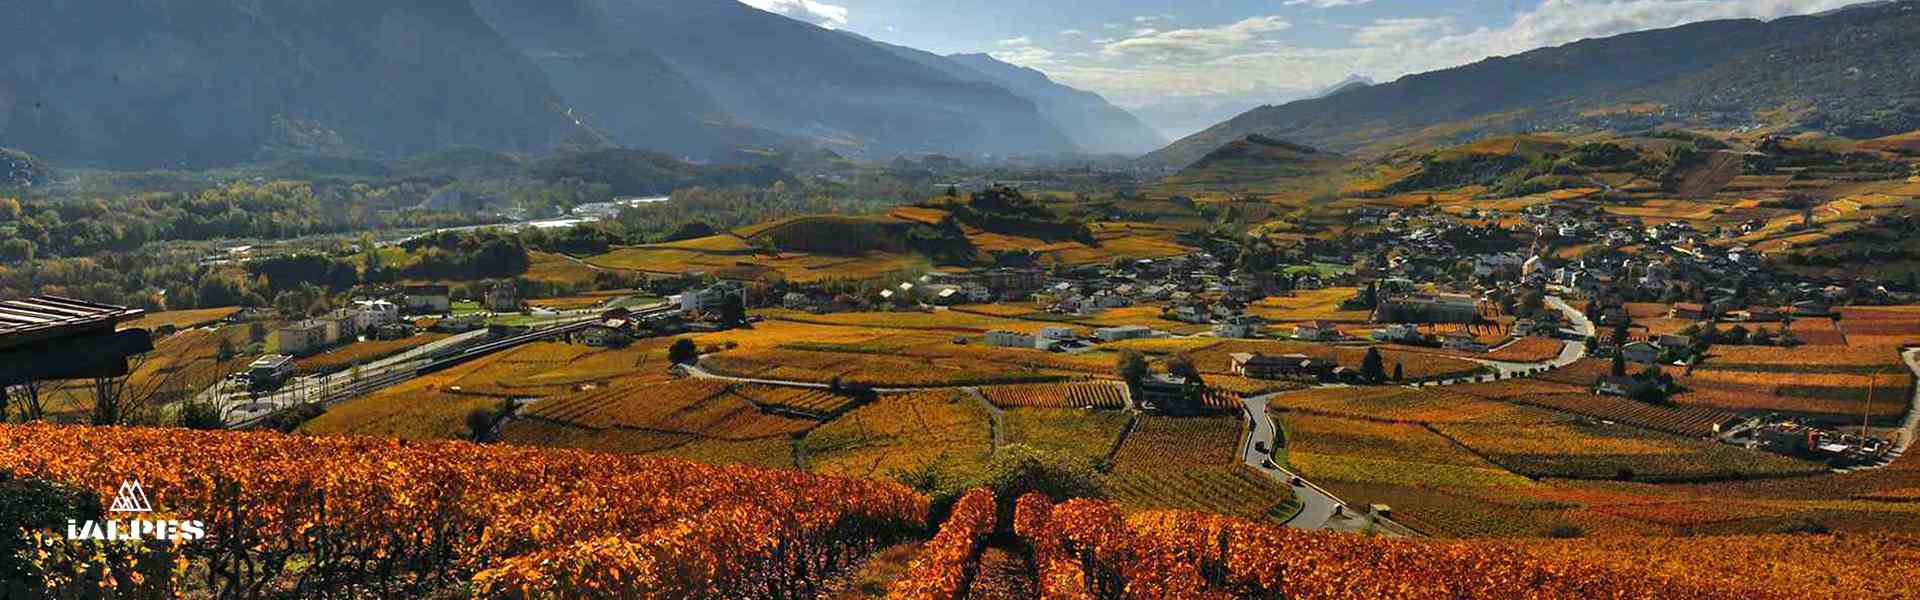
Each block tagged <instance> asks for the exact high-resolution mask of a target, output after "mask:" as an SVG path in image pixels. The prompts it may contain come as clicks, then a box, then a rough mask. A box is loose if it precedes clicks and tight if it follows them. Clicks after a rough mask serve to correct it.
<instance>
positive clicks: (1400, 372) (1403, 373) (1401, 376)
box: [1393, 361, 1407, 381]
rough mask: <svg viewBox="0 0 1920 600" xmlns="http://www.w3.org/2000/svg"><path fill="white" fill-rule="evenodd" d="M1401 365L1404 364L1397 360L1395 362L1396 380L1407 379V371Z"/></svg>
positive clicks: (1394, 373)
mask: <svg viewBox="0 0 1920 600" xmlns="http://www.w3.org/2000/svg"><path fill="white" fill-rule="evenodd" d="M1401 366H1402V365H1401V364H1400V363H1399V362H1398V361H1395V362H1394V363H1393V380H1394V381H1403V380H1405V379H1406V376H1407V372H1406V371H1405V370H1404V369H1402V368H1401Z"/></svg>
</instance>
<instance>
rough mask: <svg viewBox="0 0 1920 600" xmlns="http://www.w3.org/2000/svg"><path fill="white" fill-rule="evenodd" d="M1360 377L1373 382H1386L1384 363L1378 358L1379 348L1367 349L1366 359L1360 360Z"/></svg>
mask: <svg viewBox="0 0 1920 600" xmlns="http://www.w3.org/2000/svg"><path fill="white" fill-rule="evenodd" d="M1360 376H1361V377H1364V378H1366V380H1367V381H1373V382H1378V381H1384V380H1386V378H1387V370H1386V361H1385V359H1383V358H1381V357H1380V349H1379V348H1367V355H1366V357H1365V358H1362V359H1360Z"/></svg>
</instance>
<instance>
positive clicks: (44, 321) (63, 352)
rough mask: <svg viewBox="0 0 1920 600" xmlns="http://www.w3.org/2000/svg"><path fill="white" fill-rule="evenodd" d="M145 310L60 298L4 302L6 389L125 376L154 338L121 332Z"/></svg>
mask: <svg viewBox="0 0 1920 600" xmlns="http://www.w3.org/2000/svg"><path fill="white" fill-rule="evenodd" d="M143 312H144V311H142V310H140V309H137V308H127V307H124V306H114V305H111V304H99V303H95V302H87V301H85V300H75V299H72V298H61V297H57V296H39V297H34V298H28V299H24V300H6V301H0V385H9V384H14V383H21V382H24V381H32V380H45V379H75V378H82V377H93V376H111V375H118V374H124V373H125V371H126V359H127V357H128V356H132V355H135V354H139V353H142V352H147V351H150V350H152V349H153V339H152V337H151V336H150V335H149V334H148V333H147V332H146V331H145V330H140V329H134V330H129V331H117V330H116V329H117V328H118V327H119V325H120V324H121V323H125V322H127V321H131V320H133V319H136V318H139V316H140V315H141V314H142V313H143Z"/></svg>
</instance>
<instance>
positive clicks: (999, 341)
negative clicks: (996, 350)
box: [987, 331, 1034, 348]
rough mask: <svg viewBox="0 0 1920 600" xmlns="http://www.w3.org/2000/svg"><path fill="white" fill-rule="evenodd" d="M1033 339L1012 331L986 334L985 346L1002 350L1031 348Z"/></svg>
mask: <svg viewBox="0 0 1920 600" xmlns="http://www.w3.org/2000/svg"><path fill="white" fill-rule="evenodd" d="M1033 344H1034V337H1033V336H1031V335H1027V334H1024V333H1018V332H1013V331H989V332H987V345H988V346H999V347H1002V348H1032V347H1033Z"/></svg>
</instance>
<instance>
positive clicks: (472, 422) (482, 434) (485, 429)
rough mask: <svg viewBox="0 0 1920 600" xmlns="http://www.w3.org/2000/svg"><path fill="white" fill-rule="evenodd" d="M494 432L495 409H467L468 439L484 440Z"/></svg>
mask: <svg viewBox="0 0 1920 600" xmlns="http://www.w3.org/2000/svg"><path fill="white" fill-rule="evenodd" d="M492 432H493V411H490V410H487V409H484V408H476V409H473V410H470V411H467V439H469V440H472V441H475V442H484V441H487V436H488V435H490V434H491V433H492Z"/></svg>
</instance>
